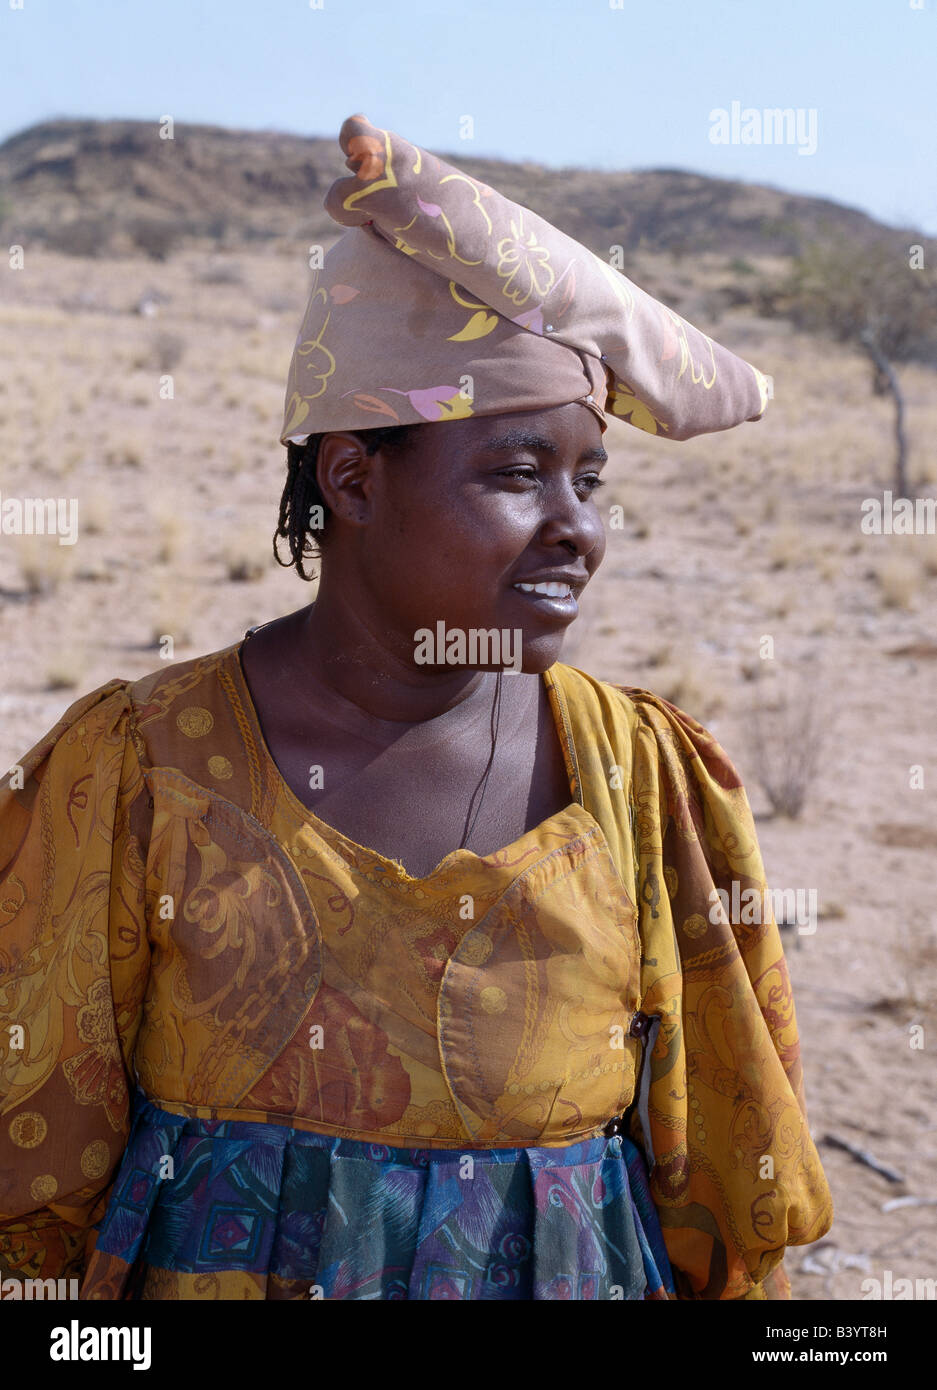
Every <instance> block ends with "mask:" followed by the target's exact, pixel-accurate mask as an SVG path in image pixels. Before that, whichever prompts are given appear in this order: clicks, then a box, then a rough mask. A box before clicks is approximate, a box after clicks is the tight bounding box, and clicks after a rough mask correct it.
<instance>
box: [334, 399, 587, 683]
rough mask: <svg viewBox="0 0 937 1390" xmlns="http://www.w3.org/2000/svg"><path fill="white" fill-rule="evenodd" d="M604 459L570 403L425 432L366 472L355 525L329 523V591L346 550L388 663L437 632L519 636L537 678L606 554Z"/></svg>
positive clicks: (380, 456)
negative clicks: (546, 589)
mask: <svg viewBox="0 0 937 1390" xmlns="http://www.w3.org/2000/svg"><path fill="white" fill-rule="evenodd" d="M330 438H332V439H333V440H345V441H348V440H349V436H347V435H337V436H331V437H330ZM326 442H327V441H326V440H324V441H323V448H325V445H326ZM325 457H326V459H328V458H330V457H332V454H331V452H328V451H327V452H326V456H325ZM606 459H607V455H606V453H605V450H604V449H603V447H602V431H601V427H600V425H599V421H598V419H597V417H596V416H595V415H594V414H593V413H592V411H591V410H589V409H587V408H586V407H585V406H583V405H580V404H579V403H578V402H573V403H571V404H569V405H562V406H556V407H553V408H551V409H548V410H537V411H523V412H516V413H515V412H512V413H511V414H508V415H497V416H495V415H488V416H475V417H470V418H468V419H464V420H451V421H446V422H445V423H442V424H433V425H427V426H426V427H424V428H421V429H418V430H416V431H415V432H414V435H413V436H412V445H408V446H407V447H406V448H405V449H402V450H399V451H397V452H396V453H395V452H393V451H388V452H387V453H386V454H385V453H384V452H383V451H378V453H376V454H374V455H373V456H371V458H370V459H368V461H367V463H368V465H369V466H368V467H367V468H366V470H364V471H363V472H362V474H361V476H360V478H359V480H358V481H357V482H356V483H355V485H354V486H355V488H357V489H360V490H358V491H357V495H356V497H355V499H354V507H353V510H354V522H353V524H352V525H351V526H350V527H349V526H348V525H347V524H343V520H344V518H342V516H341V515H338V516H336V517H334V518H333V520H334V521H335V522H336V523H337V525H336V527H335V531H336V532H338V533H340V534H334V535H333V536H332V537H330V542H331V544H329V546H328V548H327V552H326V556H325V557H324V560H325V564H324V567H323V581H325V579H326V570H327V569H328V566H329V563H330V562H331V557H332V556H333V555H334V554H335V552H336V548H337V547H342V545H343V543H348V544H349V545H350V546H351V547H352V549H353V551H354V556H355V562H354V563H353V565H352V570H353V571H354V573H355V580H356V587H357V586H358V585H360V586H361V588H362V590H363V592H362V594H361V598H362V599H363V600H364V601H365V602H366V603H367V606H368V608H369V609H372V610H374V613H375V616H376V617H377V618H378V620H379V621H380V622H381V623H382V624H386V631H387V634H388V636H389V637H391V638H392V640H393V645H394V647H395V649H397V650H399V651H403V650H405V649H406V650H410V651H414V650H415V648H416V645H417V642H416V633H417V632H418V630H419V629H427V628H428V629H431V630H432V631H433V632H434V633H436V632H437V624H438V623H439V622H440V621H441V622H443V623H444V624H445V628H446V631H447V632H458V631H461V632H464V633H466V634H468V633H469V632H470V630H471V629H476V630H481V629H485V630H490V629H492V628H494V629H497V630H499V631H500V632H505V631H507V632H510V633H512V634H514V633H516V631H517V630H520V634H521V637H520V640H521V642H522V653H523V659H522V661H521V660H520V658H517V661H518V667H519V669H523V670H524V671H528V672H539V671H542V670H545V669H546V668H547V667H548V666H550V665H552V663H553V662H554V661H556V660H557V659H558V657H559V654H560V649H561V647H562V642H563V636H564V633H565V631H566V629H567V628H568V627H569V625H570V623H572V622H573V621H574V620H575V618H576V616H577V614H578V611H579V609H578V603H577V600H578V598H579V596H580V594H581V593H582V590H583V588H584V587H585V585H586V584H587V583H588V581H589V579H590V578H591V577H592V575H593V574H594V573H595V571H596V569H597V568H598V566H599V565H600V564H601V562H602V558H603V556H604V554H605V531H604V527H603V524H602V520H601V518H600V516H599V512H598V510H597V508H596V505H595V501H594V499H593V493H594V492H595V491H596V489H597V486H598V485H599V473H600V471H601V468H602V465H603V464H604V463H605V461H606ZM323 471H325V472H326V474H327V475H328V474H329V472H330V470H329V466H328V463H326V467H325V470H323V469H322V468H321V467H320V472H319V476H320V484H321V483H322V481H323ZM354 471H355V470H354V469H352V470H350V472H351V473H354ZM349 500H350V499H349ZM339 510H340V512H341V511H344V512H345V517H346V518H348V517H349V516H350V515H351V512H349V511H348V510H347V509H346V508H344V507H342V506H341V503H340V504H339ZM336 543H337V547H336ZM349 558H351V557H350V556H349ZM340 568H341V569H342V571H343V572H344V574H345V576H346V577H347V574H348V569H347V566H346V564H345V563H344V562H343V563H342V564H341V566H340ZM534 584H538V585H540V586H542V585H544V584H551V585H553V586H554V589H553V593H552V594H545V593H543V592H542V591H541V592H537V591H533V590H532V589H531V588H530V586H532V585H534ZM520 585H526V586H528V587H527V588H526V589H523V588H521V587H519V586H520ZM556 586H559V589H558V590H557V588H556ZM512 640H513V639H512ZM424 655H425V651H424ZM444 659H445V658H440V660H441V661H442V660H444ZM470 664H471V665H472V666H474V667H475V668H476V669H494V668H495V667H496V666H497V665H498V664H499V663H497V662H494V663H493V662H483V661H476V662H471V663H470Z"/></svg>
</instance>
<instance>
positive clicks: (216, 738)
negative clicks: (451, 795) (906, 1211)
mask: <svg viewBox="0 0 937 1390" xmlns="http://www.w3.org/2000/svg"><path fill="white" fill-rule="evenodd" d="M240 646H241V644H240V643H238V644H236V645H235V646H232V647H229V648H227V649H225V650H224V651H221V652H217V653H213V654H211V655H209V656H206V657H201V658H198V659H196V660H194V661H189V662H183V663H178V664H176V665H171V666H168V667H165V668H164V669H162V670H160V671H157V672H154V673H153V674H152V675H150V676H147V677H145V678H143V679H142V680H139V681H136V682H127V681H123V680H115V681H111V682H108V683H107V684H106V685H105V686H103V687H101V689H99V690H97V691H95V692H93V693H92V694H90V695H88V696H86V697H84V698H83V699H81V700H79V701H77V702H76V703H75V704H74V705H72V706H71V708H70V709H69V710H68V711H67V712H66V714H65V715H64V717H63V719H62V720H61V721H60V723H59V724H58V725H56V727H55V728H54V729H53V730H52V731H51V732H50V733H49V734H48V735H47V736H46V738H44V739H43V740H42V741H41V742H40V743H39V744H38V745H37V746H36V747H35V748H34V749H33V750H32V752H31V753H30V754H29V755H28V756H27V757H26V758H25V759H24V760H23V762H22V764H21V765H20V766H19V768H18V769H17V768H14V769H13V775H12V776H11V777H9V778H8V779H7V782H8V784H9V785H5V786H4V788H3V790H2V791H0V1047H2V1053H0V1262H2V1268H3V1272H4V1274H5V1275H11V1274H12V1275H15V1276H39V1277H62V1276H66V1275H70V1276H75V1275H77V1276H79V1277H80V1279H81V1285H80V1296H81V1297H82V1298H96V1299H127V1298H142V1299H165V1298H187V1299H230V1298H236V1299H243V1298H255V1299H309V1298H328V1299H349V1298H371V1299H384V1298H412V1299H431V1298H443V1299H444V1298H459V1299H503V1298H509V1299H643V1298H665V1299H666V1298H673V1297H679V1298H705V1299H708V1298H766V1297H784V1296H789V1286H788V1285H787V1281H786V1277H785V1276H784V1273H783V1264H782V1257H783V1252H784V1247H785V1246H786V1245H790V1244H804V1243H807V1242H810V1241H813V1240H816V1239H818V1238H819V1237H820V1236H822V1235H823V1234H824V1233H825V1232H826V1231H827V1230H828V1229H829V1226H830V1223H831V1219H832V1206H831V1202H830V1195H829V1190H828V1188H827V1185H826V1181H825V1177H824V1174H823V1171H822V1168H821V1167H820V1163H819V1160H818V1157H817V1154H816V1151H815V1149H814V1146H813V1143H812V1141H811V1138H810V1134H809V1130H808V1128H807V1124H806V1118H805V1111H804V1100H803V1083H802V1076H801V1070H800V1063H799V1048H798V1040H797V1028H796V1020H795V1015H794V1009H793V1001H792V999H791V993H790V984H789V980H788V977H787V971H786V967H785V962H784V957H783V952H782V950H781V945H780V939H779V934H778V930H777V927H776V926H775V924H774V922H773V921H772V920H770V914H768V920H765V921H762V922H759V923H756V924H741V923H732V922H730V921H729V920H728V917H727V915H726V912H725V911H724V910H723V909H722V907H721V906H720V905H719V904H720V898H719V893H718V891H717V890H720V889H721V890H725V891H726V892H729V895H730V899H731V892H730V889H731V884H732V882H733V881H734V880H738V881H740V884H741V887H742V889H743V890H744V889H745V888H749V887H759V886H760V887H761V888H763V886H764V881H763V872H762V867H761V861H760V856H759V853H758V846H757V842H756V840H755V836H754V829H753V826H752V822H751V815H750V812H749V809H748V804H747V801H746V798H745V794H744V791H743V790H742V788H741V785H740V783H739V781H738V778H737V776H736V775H735V773H734V770H733V769H732V767H731V764H729V762H728V761H727V759H726V758H725V755H724V754H723V753H722V751H721V749H720V748H719V747H718V745H717V744H716V743H715V742H714V741H713V740H712V738H711V737H710V736H709V735H708V734H706V732H705V731H704V730H703V729H701V728H700V726H699V725H698V724H696V723H695V721H693V720H691V719H689V718H688V717H687V716H686V715H684V714H682V713H681V712H680V711H678V710H676V709H675V708H674V707H673V706H670V705H667V704H666V703H665V702H663V701H659V700H657V699H655V698H654V697H653V696H651V695H649V694H647V692H643V691H633V690H629V691H625V690H622V689H620V688H618V687H613V686H610V685H607V684H605V683H604V682H601V681H597V680H595V679H593V678H592V677H590V676H587V675H585V674H584V673H583V672H580V671H577V670H575V668H573V667H569V666H565V665H563V664H561V663H557V664H556V665H554V666H553V667H551V668H550V670H549V671H548V672H546V673H545V674H544V677H543V679H544V682H545V684H546V688H547V691H548V694H549V697H550V704H551V709H552V711H553V715H554V719H555V724H556V729H557V733H558V736H559V738H560V742H561V745H562V747H563V751H564V757H565V760H566V767H567V772H568V775H569V781H570V790H571V802H570V805H569V806H567V807H566V808H565V809H564V810H562V811H560V812H558V813H557V814H555V815H553V816H550V817H549V818H548V819H547V820H545V821H544V822H542V823H541V824H540V825H538V826H537V827H535V828H534V829H533V830H531V831H528V832H527V833H526V834H525V835H523V836H521V837H520V838H519V839H517V840H515V841H514V842H513V843H512V844H511V845H508V846H505V847H504V848H502V849H500V850H498V851H496V852H495V853H492V854H489V855H484V856H479V855H476V854H474V853H472V852H471V851H468V850H456V851H455V852H454V853H452V854H450V855H447V856H446V858H445V859H443V860H442V862H441V863H440V864H439V865H437V867H436V868H435V869H434V870H433V871H432V873H430V874H428V875H426V876H425V877H422V878H414V877H411V876H410V875H408V874H407V873H406V871H405V870H404V869H403V867H402V866H401V865H400V864H399V863H397V862H396V861H393V860H389V859H387V858H385V857H383V856H381V855H380V854H377V853H376V852H374V851H373V850H369V849H366V848H364V847H362V846H360V845H357V844H355V843H354V842H353V841H351V840H349V839H348V838H347V837H346V836H344V835H342V834H340V833H339V832H338V831H337V830H335V829H334V828H333V827H330V826H328V825H326V824H325V823H324V822H323V821H321V820H320V819H318V817H316V816H315V815H314V814H313V813H312V812H311V811H309V810H308V808H306V807H305V806H303V804H302V803H301V802H300V801H299V800H298V799H297V797H296V796H295V795H294V793H293V792H292V791H291V790H290V788H289V787H288V786H287V785H286V783H285V781H284V779H283V777H282V776H281V774H280V773H279V770H278V769H277V767H276V765H275V763H274V762H273V759H272V757H271V755H270V753H269V751H268V750H267V748H266V745H265V743H264V740H263V736H262V733H261V729H260V725H259V722H258V719H257V715H256V711H255V710H254V707H253V704H252V702H251V698H250V693H249V690H248V687H247V685H246V682H245V679H244V674H243V670H242V667H241V663H240ZM737 896H738V895H736V897H737ZM727 900H728V899H727ZM616 1117H623V1118H622V1119H620V1120H618V1121H617V1122H616ZM610 1122H611V1123H610ZM766 1160H768V1161H766Z"/></svg>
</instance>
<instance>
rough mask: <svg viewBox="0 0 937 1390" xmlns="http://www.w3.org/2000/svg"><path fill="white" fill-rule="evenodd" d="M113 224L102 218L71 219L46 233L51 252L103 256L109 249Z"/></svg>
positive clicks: (68, 254) (109, 220)
mask: <svg viewBox="0 0 937 1390" xmlns="http://www.w3.org/2000/svg"><path fill="white" fill-rule="evenodd" d="M113 231H114V226H113V222H112V221H111V219H110V218H104V217H73V218H72V220H71V221H70V222H61V223H59V225H58V226H55V227H50V228H49V230H48V231H47V232H46V241H47V243H48V245H49V246H50V247H51V248H52V250H53V251H61V252H62V253H63V254H64V255H66V256H88V257H97V256H103V255H105V254H106V253H107V251H108V250H109V249H110V244H111V236H112V234H113Z"/></svg>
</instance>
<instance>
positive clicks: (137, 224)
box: [127, 217, 179, 261]
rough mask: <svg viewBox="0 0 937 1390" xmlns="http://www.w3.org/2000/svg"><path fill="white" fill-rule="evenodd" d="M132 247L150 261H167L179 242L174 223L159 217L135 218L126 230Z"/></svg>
mask: <svg viewBox="0 0 937 1390" xmlns="http://www.w3.org/2000/svg"><path fill="white" fill-rule="evenodd" d="M127 231H128V232H129V233H130V238H131V240H132V242H133V244H134V246H136V247H138V248H139V249H140V250H141V251H143V252H144V253H145V254H146V255H147V256H149V258H150V260H152V261H167V260H168V259H169V257H170V255H171V253H172V252H173V250H174V249H175V247H176V245H177V243H178V241H179V229H178V228H177V226H176V224H175V222H167V221H166V220H165V218H161V217H137V218H135V219H134V220H133V221H132V222H131V223H130V225H129V226H128V228H127Z"/></svg>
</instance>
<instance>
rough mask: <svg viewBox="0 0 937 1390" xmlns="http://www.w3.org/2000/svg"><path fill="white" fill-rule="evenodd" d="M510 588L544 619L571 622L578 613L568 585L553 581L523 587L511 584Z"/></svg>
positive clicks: (577, 605)
mask: <svg viewBox="0 0 937 1390" xmlns="http://www.w3.org/2000/svg"><path fill="white" fill-rule="evenodd" d="M511 587H512V589H513V590H514V592H515V593H516V594H517V596H518V598H520V599H521V600H522V601H523V602H524V603H525V604H528V605H530V606H531V607H532V608H533V609H534V610H535V611H536V612H538V613H540V614H542V615H543V617H545V618H547V617H550V618H559V619H562V620H563V621H566V622H572V620H573V618H575V617H576V615H577V614H578V612H579V604H578V603H577V602H576V598H575V595H574V594H573V591H572V589H571V588H570V587H569V585H568V584H561V583H557V582H555V581H553V582H550V583H540V584H524V585H523V586H522V585H520V584H513V585H512V586H511ZM545 590H546V592H544V591H545Z"/></svg>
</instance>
